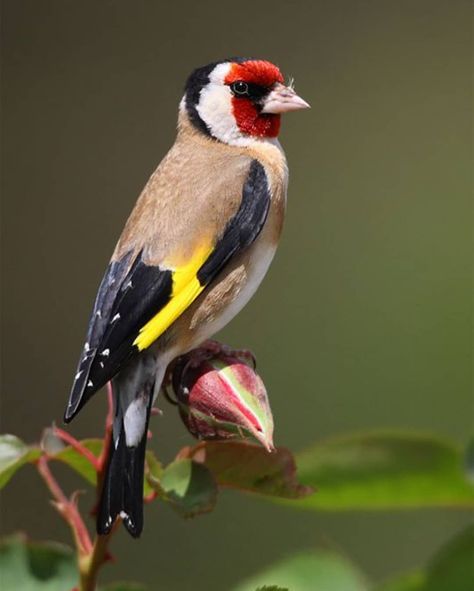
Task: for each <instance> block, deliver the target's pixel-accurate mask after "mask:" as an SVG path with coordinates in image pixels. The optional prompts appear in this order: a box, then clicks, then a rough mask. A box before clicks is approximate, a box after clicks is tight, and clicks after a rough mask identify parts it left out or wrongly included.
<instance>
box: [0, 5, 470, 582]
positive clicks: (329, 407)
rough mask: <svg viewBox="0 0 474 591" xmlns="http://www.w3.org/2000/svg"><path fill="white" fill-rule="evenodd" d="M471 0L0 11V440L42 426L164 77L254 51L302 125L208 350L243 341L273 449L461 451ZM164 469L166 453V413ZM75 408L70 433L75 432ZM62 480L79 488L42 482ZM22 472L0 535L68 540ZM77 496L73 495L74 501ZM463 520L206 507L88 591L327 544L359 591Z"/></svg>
mask: <svg viewBox="0 0 474 591" xmlns="http://www.w3.org/2000/svg"><path fill="white" fill-rule="evenodd" d="M470 43H471V3H470V2H468V1H462V0H455V1H451V2H446V1H445V0H442V1H441V0H437V1H436V0H430V1H424V0H423V1H420V0H412V1H401V2H394V1H392V2H390V1H380V0H379V1H376V0H370V1H361V0H359V1H354V0H352V1H350V0H336V1H332V2H329V1H327V0H326V1H313V2H290V1H287V2H283V1H279V0H273V1H272V2H268V1H260V2H258V3H256V2H249V1H247V0H241V1H240V2H235V3H223V2H216V1H203V2H195V3H191V2H189V3H187V4H182V3H178V2H174V3H164V2H152V1H148V2H145V1H137V2H124V1H112V0H108V1H105V0H102V1H100V2H97V1H91V0H87V1H84V0H83V1H81V2H78V1H71V0H44V1H43V2H38V1H35V0H6V1H3V2H2V70H3V72H2V76H3V84H2V95H3V105H2V106H3V134H2V141H3V145H2V161H3V162H2V168H3V178H2V183H3V187H2V188H3V191H2V192H3V216H2V219H3V230H2V240H3V248H2V256H3V280H2V286H3V287H2V289H3V298H2V299H3V339H2V357H3V385H2V427H1V431H2V432H12V433H15V434H17V435H19V436H20V437H22V438H24V439H26V440H27V441H34V440H37V439H38V437H39V435H40V432H41V430H42V428H43V427H44V426H46V425H48V424H50V423H51V421H52V420H56V421H57V422H58V423H60V422H61V417H62V413H63V409H64V405H65V403H66V400H67V397H68V393H69V392H68V391H69V387H70V383H71V379H72V376H73V374H74V371H75V367H76V362H77V357H78V354H79V352H80V350H81V347H82V342H83V337H84V335H85V330H86V326H87V321H88V316H89V312H90V309H91V306H92V302H93V299H94V296H95V292H96V289H97V286H98V283H99V281H100V279H101V275H102V272H103V270H104V268H105V266H106V264H107V262H108V258H109V256H110V254H111V251H112V249H113V246H114V244H115V241H116V239H117V237H118V235H119V233H120V231H121V228H122V226H123V224H124V222H125V219H126V217H127V215H128V213H129V212H130V210H131V208H132V206H133V204H134V201H135V198H136V197H137V195H138V193H139V191H140V190H141V188H142V186H143V185H144V183H145V181H146V180H147V178H148V176H149V175H150V173H151V172H152V171H153V169H154V167H155V166H156V164H157V163H158V162H159V161H160V159H161V158H162V157H163V155H164V154H165V152H166V150H167V148H168V147H169V146H170V144H171V143H172V142H173V139H174V134H175V122H176V111H177V105H178V102H179V100H180V98H181V93H182V88H183V84H184V80H185V78H186V76H187V75H188V74H189V72H190V71H191V70H192V69H193V68H194V67H196V66H199V65H202V64H205V63H207V62H209V61H213V60H215V59H219V58H222V57H228V56H232V55H244V56H255V57H262V58H267V59H270V60H272V61H274V62H275V63H277V64H279V65H280V67H281V68H282V70H283V71H284V72H285V73H286V74H287V75H288V76H289V75H291V76H294V77H295V79H296V88H297V91H298V93H299V94H301V95H302V96H303V97H304V98H305V99H306V100H308V101H309V102H310V103H311V105H312V109H311V111H309V112H303V113H298V114H290V115H289V116H287V117H285V120H284V125H283V131H282V134H281V140H282V143H283V146H284V148H285V151H286V153H287V156H288V160H289V165H290V176H291V178H290V190H289V209H288V217H287V223H286V228H285V232H284V237H283V240H282V243H281V246H280V249H279V252H278V256H277V258H276V260H275V262H274V264H273V266H272V268H271V270H270V273H269V275H268V277H267V279H266V280H265V282H264V284H263V286H262V287H261V289H260V290H259V292H258V294H257V296H256V297H255V298H254V299H253V301H252V302H251V303H250V304H249V305H248V307H247V308H246V309H245V310H244V311H243V312H242V313H241V314H240V316H239V317H238V318H237V319H236V320H234V321H233V323H232V324H231V325H230V326H229V327H227V328H226V329H225V331H223V332H222V333H221V334H220V337H219V338H220V339H221V340H223V341H225V342H227V343H229V344H231V345H233V346H237V347H249V348H251V349H252V350H253V351H254V352H255V354H256V356H257V358H258V362H259V369H260V372H261V374H262V376H263V377H264V379H265V382H266V385H267V388H268V391H269V394H270V397H271V402H272V408H273V412H274V417H275V422H276V442H277V443H278V444H279V445H285V446H289V447H290V448H292V449H294V450H299V449H302V448H304V447H305V446H307V445H309V444H311V443H312V442H314V441H315V440H318V439H321V438H324V437H327V436H330V435H334V434H339V433H344V432H348V431H360V430H363V429H367V428H374V427H401V428H404V429H406V430H409V431H410V430H413V431H414V430H418V429H422V430H427V431H432V432H437V433H439V434H441V435H445V436H448V437H452V438H454V440H455V441H457V442H459V443H460V444H465V443H466V441H467V439H468V437H469V434H470V432H471V431H472V422H473V414H472V410H473V399H472V391H471V378H472V367H471V347H470V344H471V341H470V339H471V326H472V324H471V320H472V307H471V304H472V301H471V298H472V292H471V289H470V277H471V254H472V242H471V223H472V219H471V188H472V186H471V182H472V181H471V166H472V163H471V155H472V154H471V152H472V150H471V108H472V95H471V71H470V66H471V63H470V60H471V58H470ZM163 408H164V410H165V414H164V416H163V417H161V418H155V419H154V420H153V425H152V428H153V431H154V438H153V440H152V442H151V445H152V446H153V448H154V449H155V450H156V452H157V453H158V455H160V456H161V457H162V458H164V459H169V458H171V457H172V456H173V455H174V453H175V452H176V451H177V449H178V448H179V447H181V446H182V445H185V444H186V443H188V442H189V437H188V436H187V434H186V433H185V431H184V429H183V427H182V425H181V424H180V423H179V420H178V419H177V417H176V416H175V413H174V410H173V409H172V408H171V407H168V406H165V403H163ZM104 410H105V403H104V397H103V396H102V397H101V396H98V397H96V399H95V400H94V401H93V402H92V403H91V404H90V405H88V406H87V407H86V408H85V409H84V411H83V412H82V413H81V415H80V416H79V417H78V418H77V419H76V421H75V422H74V423H73V425H72V426H71V432H73V433H74V434H75V435H77V436H79V437H82V436H92V435H99V433H100V430H101V427H102V419H103V414H104ZM59 472H60V473H61V474H62V475H63V476H64V478H66V481H67V482H68V483H69V486H70V487H71V489H72V487H74V486H78V485H80V486H81V487H82V486H83V484H82V483H80V481H79V480H76V479H75V477H74V476H73V475H71V474H70V473H69V472H68V471H67V469H66V468H64V470H62V471H61V470H59ZM47 498H48V495H47V493H46V492H45V490H44V487H43V485H42V483H41V482H40V480H39V478H38V476H37V475H36V474H35V473H34V471H33V470H31V469H29V470H27V469H25V470H24V471H23V472H20V473H19V474H18V475H16V476H15V478H14V480H13V481H12V483H11V484H10V486H9V487H8V488H7V489H6V492H5V494H4V495H3V502H2V524H1V525H2V532H3V533H7V532H11V531H14V530H17V529H25V530H28V531H29V532H30V533H31V535H32V536H33V537H34V538H36V539H46V538H49V539H51V538H57V539H63V540H65V541H68V532H67V530H66V527H65V526H64V525H63V524H62V523H61V521H60V520H59V518H58V517H57V516H56V514H55V513H54V512H53V510H52V509H51V508H49V507H48V506H47ZM88 503H89V504H90V503H91V494H90V493H89V494H88V495H87V496H86V497H84V499H83V500H82V504H83V506H87V504H88ZM467 520H468V514H467V512H463V511H453V510H451V511H448V510H430V511H418V512H416V511H415V512H406V513H403V512H399V513H375V514H371V513H341V514H338V513H333V514H331V513H327V514H324V513H305V512H299V511H296V512H295V511H292V510H290V509H286V508H282V507H278V506H273V505H268V504H266V503H264V502H262V501H259V500H256V499H254V498H251V497H246V496H242V495H239V494H236V493H231V492H227V493H224V494H222V495H221V497H220V499H219V503H218V507H217V509H216V510H215V511H214V512H213V513H212V514H211V515H208V516H204V517H201V518H197V519H195V520H193V521H187V522H184V521H182V520H181V519H180V518H179V517H177V516H176V515H175V514H173V513H172V512H171V511H170V510H169V509H168V508H167V507H163V506H161V505H159V504H155V505H154V506H151V507H149V508H148V509H147V515H146V529H145V532H144V535H143V537H142V538H141V540H140V541H138V542H134V541H132V540H131V539H130V538H129V537H128V536H127V535H126V534H125V533H124V532H123V531H122V532H120V534H119V535H118V536H117V539H116V540H115V542H114V544H113V550H114V551H115V553H116V555H117V564H116V565H115V566H114V567H108V568H107V569H106V570H105V571H104V575H105V578H107V577H108V578H115V579H117V578H121V577H122V578H127V579H133V578H135V579H138V580H141V581H144V582H148V583H149V584H150V588H152V589H154V588H157V587H158V585H160V588H162V589H167V591H178V590H183V589H191V588H193V589H206V591H222V590H223V589H226V588H228V587H229V586H230V585H231V584H233V583H235V582H237V581H238V580H240V579H241V578H243V577H244V576H247V575H249V574H251V573H252V572H253V571H255V570H258V569H260V568H261V567H263V566H265V565H267V564H270V563H272V562H273V561H275V560H277V559H279V558H281V557H283V556H286V555H288V554H290V553H292V552H294V551H297V550H302V549H306V548H311V547H314V546H316V545H321V544H322V545H326V546H330V547H334V548H337V549H340V550H341V551H342V552H343V553H345V554H347V555H348V556H350V557H351V558H352V559H353V560H354V561H355V562H356V563H357V564H359V565H360V566H361V567H362V568H363V569H364V570H366V572H368V573H369V575H371V576H373V577H374V578H376V579H380V578H382V577H384V576H386V575H387V574H388V573H391V572H394V571H399V570H402V569H405V568H409V567H411V566H415V565H417V564H419V563H422V562H425V560H426V559H427V558H428V557H429V556H430V555H431V554H432V553H433V552H434V551H435V549H436V548H438V547H439V546H440V545H441V544H442V543H443V542H444V541H445V540H446V539H447V538H448V537H449V536H450V535H452V534H453V533H455V532H456V531H458V530H460V529H462V526H463V525H464V524H465V523H466V522H467Z"/></svg>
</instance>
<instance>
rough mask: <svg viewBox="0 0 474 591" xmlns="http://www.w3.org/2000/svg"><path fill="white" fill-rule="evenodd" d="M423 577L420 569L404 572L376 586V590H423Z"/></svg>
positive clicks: (423, 574)
mask: <svg viewBox="0 0 474 591" xmlns="http://www.w3.org/2000/svg"><path fill="white" fill-rule="evenodd" d="M425 579H426V577H425V573H424V572H422V571H413V572H409V573H404V574H402V575H400V576H398V577H396V578H395V579H390V580H389V581H386V582H385V583H383V584H382V585H381V586H378V587H377V590H376V591H423V589H425V587H424V585H425ZM426 591H427V590H426Z"/></svg>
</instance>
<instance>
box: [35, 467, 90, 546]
mask: <svg viewBox="0 0 474 591" xmlns="http://www.w3.org/2000/svg"><path fill="white" fill-rule="evenodd" d="M38 471H39V473H40V475H41V476H42V478H43V480H44V481H45V483H46V486H47V487H48V488H49V491H50V492H51V494H52V495H53V498H54V506H55V507H56V508H57V510H58V511H59V513H60V515H61V516H62V517H63V519H64V520H65V521H66V523H67V524H68V525H69V527H70V528H71V530H72V533H73V536H74V541H75V543H76V548H77V551H78V553H79V557H82V556H86V555H87V554H89V553H90V552H91V551H92V542H91V539H90V536H89V532H88V531H87V527H86V525H85V523H84V521H83V519H82V517H81V514H80V513H79V510H78V508H77V501H76V496H75V495H74V496H73V497H71V499H68V498H67V497H66V495H65V494H64V493H63V491H62V489H61V487H60V486H59V484H58V482H57V480H56V479H55V478H54V476H53V473H52V472H51V470H50V469H49V465H48V458H47V456H42V457H41V458H40V459H39V460H38Z"/></svg>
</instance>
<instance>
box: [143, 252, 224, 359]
mask: <svg viewBox="0 0 474 591" xmlns="http://www.w3.org/2000/svg"><path fill="white" fill-rule="evenodd" d="M212 250H213V247H212V246H209V245H208V244H206V245H202V246H200V247H199V248H198V249H196V252H195V253H194V254H193V256H192V258H191V260H190V261H189V262H188V263H186V264H185V265H182V266H180V267H177V268H176V269H174V271H173V291H172V293H171V299H170V301H169V302H168V303H167V304H166V306H165V307H164V308H162V309H161V310H160V311H159V312H158V314H156V315H155V316H154V317H153V318H152V319H151V320H149V321H148V322H147V323H146V324H145V326H143V327H142V328H141V329H140V332H139V334H138V336H137V338H136V339H135V340H134V341H133V344H134V345H136V346H137V347H138V349H139V350H140V351H143V349H146V348H147V347H149V346H150V345H151V344H152V343H153V342H154V341H156V339H157V338H158V337H159V336H160V335H162V334H163V333H164V332H165V330H166V329H167V328H169V327H170V326H171V325H172V324H173V322H174V321H175V320H176V319H177V318H178V316H180V315H181V314H182V313H183V312H184V310H186V308H188V307H189V306H190V305H191V304H192V303H193V302H194V300H195V299H196V298H197V297H198V295H199V294H200V293H201V292H202V290H203V289H204V287H205V286H202V285H201V284H200V283H199V280H198V278H197V276H196V274H197V272H198V270H199V268H200V267H201V265H202V264H203V263H204V262H205V261H206V260H207V258H208V257H209V255H210V254H211V252H212Z"/></svg>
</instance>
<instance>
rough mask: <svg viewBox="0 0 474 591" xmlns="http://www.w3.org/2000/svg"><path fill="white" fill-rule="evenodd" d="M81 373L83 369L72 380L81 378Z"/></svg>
mask: <svg viewBox="0 0 474 591" xmlns="http://www.w3.org/2000/svg"><path fill="white" fill-rule="evenodd" d="M83 371H84V370H83V369H81V370H79V371H78V372H77V373H76V375H75V376H74V380H78V379H79V378H80V377H81V375H82V373H83Z"/></svg>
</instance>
